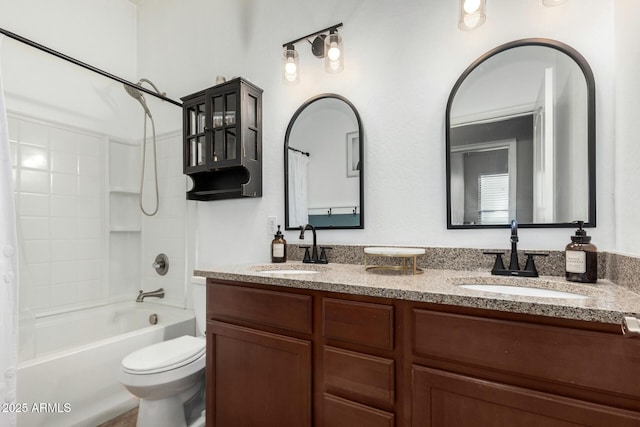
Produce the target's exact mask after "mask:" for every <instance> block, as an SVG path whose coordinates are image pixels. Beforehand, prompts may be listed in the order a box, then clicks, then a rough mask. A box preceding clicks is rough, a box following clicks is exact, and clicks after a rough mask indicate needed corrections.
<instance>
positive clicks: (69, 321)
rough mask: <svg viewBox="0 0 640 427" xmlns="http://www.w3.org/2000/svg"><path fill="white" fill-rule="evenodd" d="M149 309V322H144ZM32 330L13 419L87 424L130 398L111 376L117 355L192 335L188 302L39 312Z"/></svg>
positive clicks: (123, 407) (26, 426) (33, 424)
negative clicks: (184, 305) (48, 313)
mask: <svg viewBox="0 0 640 427" xmlns="http://www.w3.org/2000/svg"><path fill="white" fill-rule="evenodd" d="M152 314H157V316H158V323H157V324H156V325H150V324H149V316H150V315H152ZM21 332H22V333H26V332H23V331H22V330H21ZM32 332H33V333H32V335H33V337H34V339H33V340H31V337H26V338H27V339H28V341H29V343H32V345H31V346H28V348H27V349H25V351H21V361H20V363H19V364H18V394H17V403H19V404H21V408H25V409H26V410H27V411H26V412H24V413H20V414H19V415H18V425H19V427H39V426H43V427H45V426H46V427H56V426H60V427H71V426H83V427H84V426H87V427H93V426H96V425H98V424H100V423H102V422H105V421H107V420H109V419H111V418H113V417H115V416H117V415H118V414H120V413H122V412H125V411H127V410H129V409H132V408H134V407H136V406H137V404H138V402H137V399H136V398H135V397H133V396H132V395H131V394H130V393H129V392H128V391H127V390H125V388H124V387H123V386H122V385H121V384H120V383H119V382H118V372H119V371H120V362H121V361H122V358H123V357H124V356H126V355H127V354H129V353H130V352H132V351H134V350H137V349H138V348H141V347H144V346H146V345H149V344H152V343H156V342H160V341H164V340H167V339H171V338H175V337H178V336H181V335H193V334H194V333H195V318H194V316H193V311H191V310H182V309H178V308H172V307H167V306H164V305H161V304H155V303H152V302H146V301H145V302H143V303H135V302H124V303H118V304H111V305H107V306H102V307H97V308H92V309H86V310H79V311H75V312H71V313H65V314H58V315H53V316H47V317H43V318H39V319H36V320H35V327H34V328H32ZM24 338H25V337H24V336H23V337H22V339H21V341H22V342H25V339H24ZM24 358H28V360H22V359H24Z"/></svg>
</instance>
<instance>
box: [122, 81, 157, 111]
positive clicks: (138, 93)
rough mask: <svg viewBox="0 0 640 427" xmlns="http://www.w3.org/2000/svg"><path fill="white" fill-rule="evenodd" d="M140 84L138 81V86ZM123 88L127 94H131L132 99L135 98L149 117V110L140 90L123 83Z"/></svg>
mask: <svg viewBox="0 0 640 427" xmlns="http://www.w3.org/2000/svg"><path fill="white" fill-rule="evenodd" d="M139 85H140V83H138V86H139ZM124 90H126V91H127V93H128V94H129V96H131V97H132V98H133V99H137V100H138V102H139V103H140V105H142V108H144V112H145V113H146V114H147V115H148V116H149V117H151V111H150V110H149V107H148V106H147V102H146V101H145V100H144V95H143V94H142V92H141V91H139V90H138V89H134V88H132V87H131V86H128V85H124Z"/></svg>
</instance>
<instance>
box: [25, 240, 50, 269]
mask: <svg viewBox="0 0 640 427" xmlns="http://www.w3.org/2000/svg"><path fill="white" fill-rule="evenodd" d="M24 256H25V259H24V260H23V261H24V262H27V263H30V264H31V263H33V264H38V263H45V262H49V261H51V247H50V245H49V241H48V240H25V241H24Z"/></svg>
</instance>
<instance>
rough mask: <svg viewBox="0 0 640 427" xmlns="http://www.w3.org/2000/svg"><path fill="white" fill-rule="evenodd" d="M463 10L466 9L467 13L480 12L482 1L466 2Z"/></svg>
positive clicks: (467, 0) (468, 0)
mask: <svg viewBox="0 0 640 427" xmlns="http://www.w3.org/2000/svg"><path fill="white" fill-rule="evenodd" d="M462 8H463V9H464V11H465V13H468V14H471V13H475V12H477V11H478V9H480V0H465V2H464V5H463V6H462Z"/></svg>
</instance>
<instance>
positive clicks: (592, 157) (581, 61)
mask: <svg viewBox="0 0 640 427" xmlns="http://www.w3.org/2000/svg"><path fill="white" fill-rule="evenodd" d="M523 46H542V47H548V48H551V49H556V50H558V51H560V52H562V53H564V54H565V55H567V56H569V57H570V58H571V59H573V60H574V61H575V63H576V64H577V65H578V66H579V67H580V69H581V70H582V73H583V75H584V78H585V81H586V84H587V157H588V159H587V163H588V164H587V168H588V177H589V180H588V185H589V201H588V204H589V206H588V216H589V217H588V218H587V219H586V221H585V222H584V227H595V226H596V85H595V79H594V77H593V71H591V67H590V66H589V63H588V62H587V60H586V59H585V58H584V57H583V56H582V55H581V54H580V53H579V52H578V51H577V50H575V49H573V48H572V47H571V46H568V45H566V44H564V43H562V42H559V41H557V40H551V39H544V38H528V39H520V40H515V41H512V42H508V43H505V44H503V45H500V46H498V47H496V48H494V49H492V50H490V51H488V52H487V53H485V54H484V55H482V56H480V57H479V58H478V59H476V60H475V61H474V62H473V63H471V65H469V67H468V68H467V69H466V70H465V71H464V72H463V73H462V75H461V76H460V77H459V78H458V80H457V81H456V83H455V85H454V86H453V89H452V90H451V94H450V95H449V100H448V101H447V110H446V113H445V114H446V117H445V120H446V123H445V140H446V146H445V154H446V185H447V229H486V228H509V227H510V224H504V225H503V224H484V225H482V224H452V223H451V158H450V157H451V139H450V138H451V135H450V131H451V106H452V104H453V101H454V99H455V97H456V94H457V93H458V89H460V86H461V85H462V83H463V82H464V80H465V79H466V78H467V77H468V76H469V74H471V73H472V72H473V71H474V70H475V69H476V68H477V67H478V66H480V65H481V64H482V63H483V62H485V61H486V60H488V59H489V58H492V57H493V56H495V55H497V54H499V53H502V52H505V51H507V50H509V49H513V48H517V47H523ZM518 227H522V228H574V227H575V223H574V222H562V223H518Z"/></svg>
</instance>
